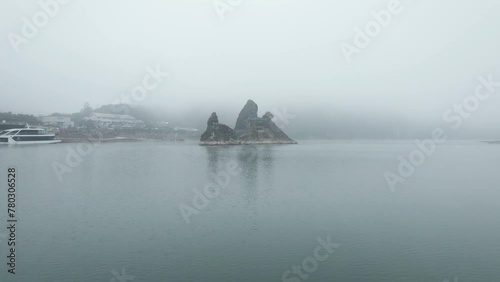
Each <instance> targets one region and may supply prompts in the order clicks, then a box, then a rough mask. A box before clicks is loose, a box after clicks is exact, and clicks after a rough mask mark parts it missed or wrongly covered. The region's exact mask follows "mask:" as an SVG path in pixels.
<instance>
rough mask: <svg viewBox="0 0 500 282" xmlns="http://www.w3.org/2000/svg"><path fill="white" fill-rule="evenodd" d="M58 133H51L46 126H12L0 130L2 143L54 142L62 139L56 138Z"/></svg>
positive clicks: (0, 141) (0, 142)
mask: <svg viewBox="0 0 500 282" xmlns="http://www.w3.org/2000/svg"><path fill="white" fill-rule="evenodd" d="M55 138H56V135H55V134H53V133H49V132H48V131H47V129H45V128H31V127H27V128H12V129H7V130H4V131H2V132H0V145H1V144H7V145H10V144H52V143H59V142H61V140H57V139H55Z"/></svg>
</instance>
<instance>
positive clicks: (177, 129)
mask: <svg viewBox="0 0 500 282" xmlns="http://www.w3.org/2000/svg"><path fill="white" fill-rule="evenodd" d="M174 130H175V131H188V132H198V129H196V128H192V127H180V126H176V127H174Z"/></svg>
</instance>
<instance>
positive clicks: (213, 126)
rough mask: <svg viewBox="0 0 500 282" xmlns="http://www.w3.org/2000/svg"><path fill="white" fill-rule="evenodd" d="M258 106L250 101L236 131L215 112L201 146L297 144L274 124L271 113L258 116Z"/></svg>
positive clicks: (237, 121) (241, 115)
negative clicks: (221, 120)
mask: <svg viewBox="0 0 500 282" xmlns="http://www.w3.org/2000/svg"><path fill="white" fill-rule="evenodd" d="M258 109H259V108H258V106H257V104H255V102H254V101H252V100H248V101H247V103H246V105H245V106H244V107H243V109H242V110H241V112H240V114H239V116H238V119H237V120H236V125H235V127H234V130H233V129H232V128H231V127H229V126H227V125H225V124H221V123H219V118H218V117H217V114H216V113H215V112H214V113H212V115H210V118H209V119H208V121H207V130H206V131H205V132H204V133H203V134H202V135H201V139H200V145H205V146H214V145H247V144H297V142H296V141H295V140H292V139H291V138H290V137H288V135H286V134H285V133H284V132H283V131H282V130H281V129H280V128H279V127H278V126H277V125H276V124H275V123H274V122H273V120H272V119H273V117H274V116H273V115H272V114H271V113H270V112H267V113H265V114H264V115H263V116H262V117H259V116H258V115H257V112H258Z"/></svg>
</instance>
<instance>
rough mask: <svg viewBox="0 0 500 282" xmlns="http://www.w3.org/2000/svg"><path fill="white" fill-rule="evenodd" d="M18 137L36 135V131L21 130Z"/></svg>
mask: <svg viewBox="0 0 500 282" xmlns="http://www.w3.org/2000/svg"><path fill="white" fill-rule="evenodd" d="M19 135H38V130H37V129H23V130H21V132H19Z"/></svg>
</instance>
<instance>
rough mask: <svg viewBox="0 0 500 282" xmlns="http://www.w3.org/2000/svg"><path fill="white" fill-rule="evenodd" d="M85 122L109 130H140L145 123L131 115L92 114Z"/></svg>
mask: <svg viewBox="0 0 500 282" xmlns="http://www.w3.org/2000/svg"><path fill="white" fill-rule="evenodd" d="M83 120H84V121H88V122H91V123H93V124H94V125H95V126H97V127H108V128H140V127H144V122H143V121H142V120H138V119H136V118H134V117H133V116H130V115H115V114H101V113H92V114H90V116H89V117H86V118H83Z"/></svg>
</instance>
